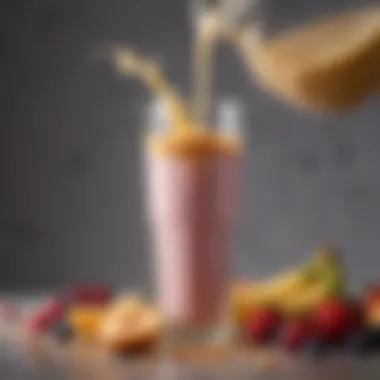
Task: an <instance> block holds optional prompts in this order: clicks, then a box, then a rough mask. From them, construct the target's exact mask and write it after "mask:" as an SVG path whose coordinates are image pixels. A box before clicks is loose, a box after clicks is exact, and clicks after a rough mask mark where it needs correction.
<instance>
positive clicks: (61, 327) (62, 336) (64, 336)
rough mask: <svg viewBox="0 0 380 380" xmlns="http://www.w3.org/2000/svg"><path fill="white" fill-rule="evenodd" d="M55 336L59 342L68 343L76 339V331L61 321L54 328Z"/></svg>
mask: <svg viewBox="0 0 380 380" xmlns="http://www.w3.org/2000/svg"><path fill="white" fill-rule="evenodd" d="M52 332H53V335H54V336H55V337H56V338H57V340H58V341H59V342H62V343H66V342H70V341H72V340H73V339H74V335H75V334H74V330H73V328H72V327H71V326H70V324H69V323H68V322H66V321H60V322H59V323H58V324H56V325H55V326H54V327H53V331H52Z"/></svg>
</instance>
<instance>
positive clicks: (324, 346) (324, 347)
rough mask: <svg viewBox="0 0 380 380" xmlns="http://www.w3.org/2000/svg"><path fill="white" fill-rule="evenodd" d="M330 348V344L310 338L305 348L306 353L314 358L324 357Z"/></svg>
mask: <svg viewBox="0 0 380 380" xmlns="http://www.w3.org/2000/svg"><path fill="white" fill-rule="evenodd" d="M329 350H330V346H329V344H328V343H327V342H325V341H324V340H320V339H313V340H310V341H309V342H308V343H307V344H306V345H305V348H304V352H305V354H306V355H307V356H309V357H311V358H314V359H317V358H321V357H323V356H324V355H326V354H327V353H328V352H329Z"/></svg>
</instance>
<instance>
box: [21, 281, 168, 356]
mask: <svg viewBox="0 0 380 380" xmlns="http://www.w3.org/2000/svg"><path fill="white" fill-rule="evenodd" d="M26 327H27V330H28V331H29V332H32V333H35V334H38V335H42V334H44V335H45V334H49V335H52V336H53V337H55V338H56V339H57V340H58V341H60V342H71V341H74V340H75V341H77V340H81V341H83V340H84V341H87V342H92V343H95V342H97V343H99V344H102V345H104V346H105V347H106V348H110V349H112V350H123V351H125V352H128V351H129V350H130V351H135V350H136V349H138V350H139V351H144V350H146V349H148V348H152V346H153V345H154V344H155V343H156V342H157V341H158V339H159V336H160V334H161V319H160V317H159V315H158V313H157V312H156V311H155V310H154V309H153V308H152V307H150V306H149V305H147V304H145V303H143V302H142V301H140V300H139V299H137V298H134V297H126V296H124V297H121V298H117V299H116V300H114V299H113V298H112V294H111V291H110V289H109V288H108V287H107V286H103V285H101V286H95V285H91V286H89V285H88V286H84V285H82V286H72V287H71V288H70V290H69V292H67V294H66V295H65V296H63V297H62V296H61V297H60V296H55V297H51V298H49V299H47V300H45V302H43V304H42V305H40V306H39V307H38V308H37V310H35V312H34V313H33V314H32V315H31V316H30V318H29V319H28V321H27V323H26Z"/></svg>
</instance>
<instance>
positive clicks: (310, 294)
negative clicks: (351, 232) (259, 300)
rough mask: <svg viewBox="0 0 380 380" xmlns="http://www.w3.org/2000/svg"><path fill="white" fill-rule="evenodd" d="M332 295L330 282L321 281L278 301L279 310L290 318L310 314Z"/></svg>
mask: <svg viewBox="0 0 380 380" xmlns="http://www.w3.org/2000/svg"><path fill="white" fill-rule="evenodd" d="M331 296H332V293H331V287H330V285H329V284H328V283H325V282H320V283H316V284H314V285H312V286H310V287H309V288H308V289H307V288H306V289H304V290H303V291H301V292H299V293H298V294H297V293H296V294H293V295H292V296H291V297H288V298H284V299H282V300H281V301H280V302H279V303H278V305H277V306H278V308H279V310H280V311H281V312H282V313H283V314H284V315H285V316H287V317H289V318H296V317H301V316H306V315H309V314H311V313H312V312H313V310H315V308H316V307H317V306H318V305H320V304H321V303H323V302H324V301H326V300H327V299H329V298H330V297H331Z"/></svg>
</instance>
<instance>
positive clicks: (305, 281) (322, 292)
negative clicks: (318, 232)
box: [230, 247, 344, 323]
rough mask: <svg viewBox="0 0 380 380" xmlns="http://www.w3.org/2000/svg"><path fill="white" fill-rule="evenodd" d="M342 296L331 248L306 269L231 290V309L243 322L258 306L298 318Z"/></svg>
mask: <svg viewBox="0 0 380 380" xmlns="http://www.w3.org/2000/svg"><path fill="white" fill-rule="evenodd" d="M343 293H344V281H343V276H342V270H341V266H340V262H339V259H338V258H337V256H336V255H335V252H334V251H333V250H332V249H331V248H330V247H325V248H323V249H322V250H320V251H318V252H317V255H316V256H315V257H314V258H313V260H312V261H311V262H310V264H309V265H308V266H304V267H302V268H300V269H297V270H293V271H289V272H286V273H284V274H282V275H277V276H275V277H273V278H270V279H268V280H264V281H261V282H257V283H253V284H250V285H247V286H244V287H236V288H234V289H232V294H231V298H230V307H231V313H232V318H233V319H234V320H235V321H237V322H238V323H244V322H245V321H246V320H247V319H248V318H249V317H250V315H251V313H252V311H253V310H255V309H256V308H258V307H267V306H269V307H275V308H278V309H280V310H281V311H282V312H283V313H284V314H286V315H289V316H299V315H303V314H308V313H310V312H311V311H312V310H313V309H314V308H315V307H316V306H317V305H318V304H320V303H321V302H323V301H324V300H326V299H327V298H330V297H333V296H339V295H341V294H343Z"/></svg>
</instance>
